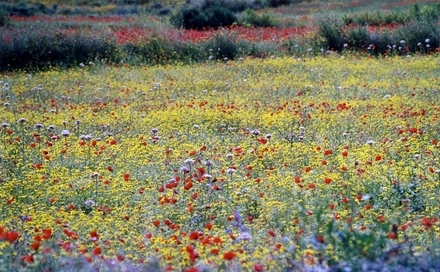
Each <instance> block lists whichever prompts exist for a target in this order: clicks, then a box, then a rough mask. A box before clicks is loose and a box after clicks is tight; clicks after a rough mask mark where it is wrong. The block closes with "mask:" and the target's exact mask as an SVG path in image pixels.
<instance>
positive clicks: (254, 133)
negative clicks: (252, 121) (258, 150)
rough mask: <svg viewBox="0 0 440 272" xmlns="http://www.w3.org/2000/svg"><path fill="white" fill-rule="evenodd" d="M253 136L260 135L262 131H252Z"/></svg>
mask: <svg viewBox="0 0 440 272" xmlns="http://www.w3.org/2000/svg"><path fill="white" fill-rule="evenodd" d="M251 134H253V135H255V136H257V135H259V134H260V131H259V130H258V129H254V130H251Z"/></svg>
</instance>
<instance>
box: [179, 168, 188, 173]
mask: <svg viewBox="0 0 440 272" xmlns="http://www.w3.org/2000/svg"><path fill="white" fill-rule="evenodd" d="M180 172H183V173H184V174H186V173H188V172H189V168H188V167H186V166H182V167H180Z"/></svg>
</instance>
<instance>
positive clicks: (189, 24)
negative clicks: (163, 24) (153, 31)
mask: <svg viewBox="0 0 440 272" xmlns="http://www.w3.org/2000/svg"><path fill="white" fill-rule="evenodd" d="M170 22H171V23H172V24H173V25H174V26H176V27H182V28H185V29H202V28H204V27H205V26H206V24H207V20H206V17H205V14H204V12H203V11H202V10H201V9H199V8H196V7H189V8H188V7H184V8H183V9H181V10H179V12H178V13H177V14H175V15H173V16H171V18H170Z"/></svg>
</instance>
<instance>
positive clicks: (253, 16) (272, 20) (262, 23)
mask: <svg viewBox="0 0 440 272" xmlns="http://www.w3.org/2000/svg"><path fill="white" fill-rule="evenodd" d="M240 24H241V25H251V26H255V27H276V26H278V25H279V22H278V21H277V19H276V17H275V16H274V15H272V14H270V13H267V12H264V13H262V14H258V13H257V12H256V11H254V10H252V9H246V10H245V12H244V15H243V17H242V19H241V20H240Z"/></svg>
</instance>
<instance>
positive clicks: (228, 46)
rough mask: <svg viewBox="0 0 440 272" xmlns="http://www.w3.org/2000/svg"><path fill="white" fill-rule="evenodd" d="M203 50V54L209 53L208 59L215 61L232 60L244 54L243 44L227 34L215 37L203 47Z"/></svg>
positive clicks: (244, 47)
mask: <svg viewBox="0 0 440 272" xmlns="http://www.w3.org/2000/svg"><path fill="white" fill-rule="evenodd" d="M204 48H205V50H206V51H205V52H209V58H213V59H217V60H233V59H235V58H237V57H238V56H239V55H240V54H242V53H243V52H246V46H245V44H244V43H242V42H240V41H237V40H236V39H235V38H234V37H233V36H232V35H230V34H227V33H220V34H218V35H216V36H215V37H214V38H212V39H211V40H209V41H208V42H207V43H206V44H205V45H204Z"/></svg>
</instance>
